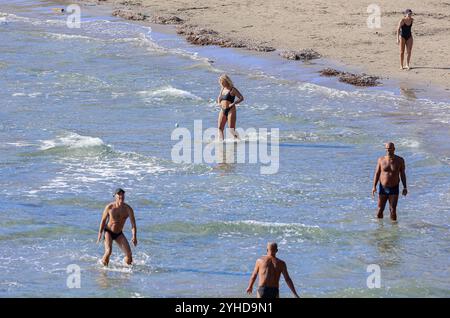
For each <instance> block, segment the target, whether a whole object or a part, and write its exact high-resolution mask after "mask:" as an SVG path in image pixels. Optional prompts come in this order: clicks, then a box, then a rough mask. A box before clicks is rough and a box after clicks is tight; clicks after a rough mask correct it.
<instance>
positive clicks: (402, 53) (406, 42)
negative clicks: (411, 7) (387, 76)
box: [397, 12, 414, 70]
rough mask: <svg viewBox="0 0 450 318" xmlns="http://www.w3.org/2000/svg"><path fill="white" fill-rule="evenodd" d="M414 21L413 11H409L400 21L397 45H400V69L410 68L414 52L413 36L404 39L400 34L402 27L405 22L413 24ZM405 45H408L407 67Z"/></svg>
mask: <svg viewBox="0 0 450 318" xmlns="http://www.w3.org/2000/svg"><path fill="white" fill-rule="evenodd" d="M413 22H414V19H413V18H412V12H408V13H407V14H406V15H405V16H404V17H403V18H402V19H401V20H400V22H399V23H398V27H397V45H400V69H401V70H403V69H407V70H409V69H410V61H411V53H412V47H413V37H412V35H411V37H410V38H409V39H407V40H406V39H404V38H403V37H402V36H401V35H400V29H401V28H402V26H403V25H404V24H406V25H408V26H409V25H411V24H412V23H413ZM405 47H406V67H403V64H404V59H405Z"/></svg>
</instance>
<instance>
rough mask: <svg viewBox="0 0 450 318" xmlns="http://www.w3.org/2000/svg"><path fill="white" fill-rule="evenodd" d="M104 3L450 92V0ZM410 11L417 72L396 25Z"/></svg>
mask: <svg viewBox="0 0 450 318" xmlns="http://www.w3.org/2000/svg"><path fill="white" fill-rule="evenodd" d="M93 1H94V2H95V0H93ZM97 1H98V0H97ZM98 2H99V3H105V1H98ZM106 2H109V3H112V4H113V6H114V7H115V8H124V9H127V10H132V11H134V12H141V13H145V14H148V15H163V16H167V15H170V16H172V15H175V16H177V17H180V18H181V19H183V20H184V21H185V23H187V24H194V25H198V26H200V27H205V28H209V29H213V30H215V31H218V32H219V33H220V34H221V35H224V36H226V37H229V38H232V39H235V40H244V41H248V40H254V41H256V42H258V43H261V44H263V45H267V46H273V47H275V48H276V49H278V50H283V49H290V50H301V49H305V48H311V49H314V50H316V51H318V52H319V53H320V54H321V55H322V56H323V57H325V58H327V59H329V60H330V61H332V62H336V63H337V64H338V65H340V66H341V68H344V69H345V68H346V67H349V68H352V69H353V70H358V71H360V72H365V73H368V74H370V75H377V76H380V77H382V78H385V79H396V80H399V82H400V83H402V82H403V83H405V82H406V83H420V84H425V85H426V86H433V87H442V88H444V89H446V90H450V54H449V51H450V50H449V49H450V0H430V1H426V2H425V1H423V0H422V1H418V0H408V1H404V0H400V1H395V2H394V1H390V0H377V1H373V0H372V1H358V0H346V1H342V0H313V1H306V0H251V1H250V0H241V1H238V0H224V1H218V0H201V1H198V0H165V1H161V0H107V1H106ZM370 4H376V5H378V6H379V8H380V10H381V27H380V28H376V29H371V28H369V27H368V26H367V19H368V17H369V15H370V13H367V8H368V6H369V5H370ZM406 8H411V9H412V10H413V11H414V12H415V16H414V19H415V22H414V25H413V28H412V30H413V36H414V47H413V52H412V60H411V66H412V69H411V70H409V71H407V70H403V71H402V70H400V69H399V65H400V62H399V49H398V45H397V44H396V28H397V25H398V22H399V20H400V19H401V18H402V16H403V14H402V11H403V10H404V9H406ZM405 58H406V57H405Z"/></svg>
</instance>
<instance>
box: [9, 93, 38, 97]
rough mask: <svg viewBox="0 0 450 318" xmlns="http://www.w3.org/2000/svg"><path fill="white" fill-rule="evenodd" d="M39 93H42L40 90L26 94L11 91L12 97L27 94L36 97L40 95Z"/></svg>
mask: <svg viewBox="0 0 450 318" xmlns="http://www.w3.org/2000/svg"><path fill="white" fill-rule="evenodd" d="M41 95H42V93H41V92H34V93H29V94H26V93H13V94H12V96H13V97H21V96H28V97H31V98H36V97H38V96H41Z"/></svg>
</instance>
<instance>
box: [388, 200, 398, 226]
mask: <svg viewBox="0 0 450 318" xmlns="http://www.w3.org/2000/svg"><path fill="white" fill-rule="evenodd" d="M397 202H398V194H396V195H390V196H389V210H390V212H391V220H392V221H397Z"/></svg>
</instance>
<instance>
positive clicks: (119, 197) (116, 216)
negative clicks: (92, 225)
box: [97, 188, 137, 266]
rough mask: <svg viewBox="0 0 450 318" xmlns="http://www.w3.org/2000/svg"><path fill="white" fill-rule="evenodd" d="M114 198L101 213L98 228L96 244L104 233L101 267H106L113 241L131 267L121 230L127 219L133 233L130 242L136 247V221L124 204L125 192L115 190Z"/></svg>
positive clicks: (129, 250) (131, 210)
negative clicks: (103, 253)
mask: <svg viewBox="0 0 450 318" xmlns="http://www.w3.org/2000/svg"><path fill="white" fill-rule="evenodd" d="M114 197H115V201H114V202H112V203H110V204H108V205H107V206H106V208H105V210H104V211H103V215H102V221H101V222H100V228H99V230H98V239H97V243H99V242H100V240H101V239H102V234H103V231H105V255H104V256H103V258H102V263H103V265H105V266H108V264H109V258H110V256H111V252H112V243H113V241H116V243H117V244H118V245H119V247H120V249H121V250H122V251H123V253H124V254H125V258H124V261H125V263H127V264H128V265H131V263H132V262H133V258H132V256H131V248H130V244H129V243H128V240H127V238H126V237H125V235H124V234H123V233H122V230H123V226H124V225H125V222H126V220H127V218H128V217H129V218H130V222H131V227H132V228H131V231H132V233H133V238H132V239H131V242H133V244H134V246H136V245H137V239H136V220H135V219H134V212H133V209H132V208H131V207H130V206H129V205H128V204H126V203H125V202H124V201H125V191H124V190H122V189H120V188H119V189H116V191H115V192H114ZM106 223H108V225H106ZM105 225H106V227H105Z"/></svg>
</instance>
